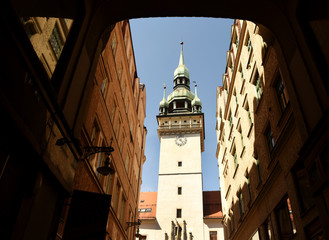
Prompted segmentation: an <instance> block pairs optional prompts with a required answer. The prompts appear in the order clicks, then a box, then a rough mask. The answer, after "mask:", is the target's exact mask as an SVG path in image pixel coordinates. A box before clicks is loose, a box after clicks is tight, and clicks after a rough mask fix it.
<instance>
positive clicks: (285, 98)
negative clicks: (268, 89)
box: [275, 73, 289, 112]
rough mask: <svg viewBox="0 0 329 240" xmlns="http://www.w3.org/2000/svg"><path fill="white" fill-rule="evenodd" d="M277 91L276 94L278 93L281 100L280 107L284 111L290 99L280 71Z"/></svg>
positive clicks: (276, 86)
mask: <svg viewBox="0 0 329 240" xmlns="http://www.w3.org/2000/svg"><path fill="white" fill-rule="evenodd" d="M275 91H276V95H277V98H278V101H279V105H280V109H281V111H282V112H283V111H284V110H285V109H286V107H287V105H288V101H289V99H288V95H287V92H286V89H285V87H284V84H283V81H282V78H281V75H280V73H278V75H277V79H276V84H275Z"/></svg>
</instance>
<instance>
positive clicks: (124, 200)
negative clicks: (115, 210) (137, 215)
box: [119, 194, 127, 223]
mask: <svg viewBox="0 0 329 240" xmlns="http://www.w3.org/2000/svg"><path fill="white" fill-rule="evenodd" d="M122 195H123V194H122ZM126 202H127V201H126V199H125V197H124V196H122V199H121V205H120V212H119V221H120V222H121V223H123V221H124V213H125V209H126V208H125V205H126Z"/></svg>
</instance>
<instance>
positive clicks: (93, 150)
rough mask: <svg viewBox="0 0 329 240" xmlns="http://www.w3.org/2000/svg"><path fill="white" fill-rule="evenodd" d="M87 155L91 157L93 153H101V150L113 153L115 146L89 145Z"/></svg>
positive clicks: (86, 150)
mask: <svg viewBox="0 0 329 240" xmlns="http://www.w3.org/2000/svg"><path fill="white" fill-rule="evenodd" d="M84 149H85V152H86V153H85V154H86V155H85V157H89V156H90V155H93V154H96V153H99V152H105V153H107V154H111V152H113V151H114V148H113V147H111V146H110V147H95V146H88V147H85V148H84Z"/></svg>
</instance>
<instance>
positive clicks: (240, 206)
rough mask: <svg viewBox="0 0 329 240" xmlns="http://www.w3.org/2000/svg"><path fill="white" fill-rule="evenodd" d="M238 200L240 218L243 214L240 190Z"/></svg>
mask: <svg viewBox="0 0 329 240" xmlns="http://www.w3.org/2000/svg"><path fill="white" fill-rule="evenodd" d="M238 198H239V209H240V218H241V217H242V216H243V214H244V205H243V195H242V190H240V192H239V193H238Z"/></svg>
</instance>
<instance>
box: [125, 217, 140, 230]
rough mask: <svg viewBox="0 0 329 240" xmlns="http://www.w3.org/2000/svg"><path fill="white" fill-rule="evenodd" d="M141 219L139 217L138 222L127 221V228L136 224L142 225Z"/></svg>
mask: <svg viewBox="0 0 329 240" xmlns="http://www.w3.org/2000/svg"><path fill="white" fill-rule="evenodd" d="M141 222H142V221H141V220H140V219H138V220H137V222H126V223H127V228H126V230H127V229H128V228H130V227H132V226H136V225H138V226H139V225H141ZM138 230H139V228H138Z"/></svg>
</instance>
